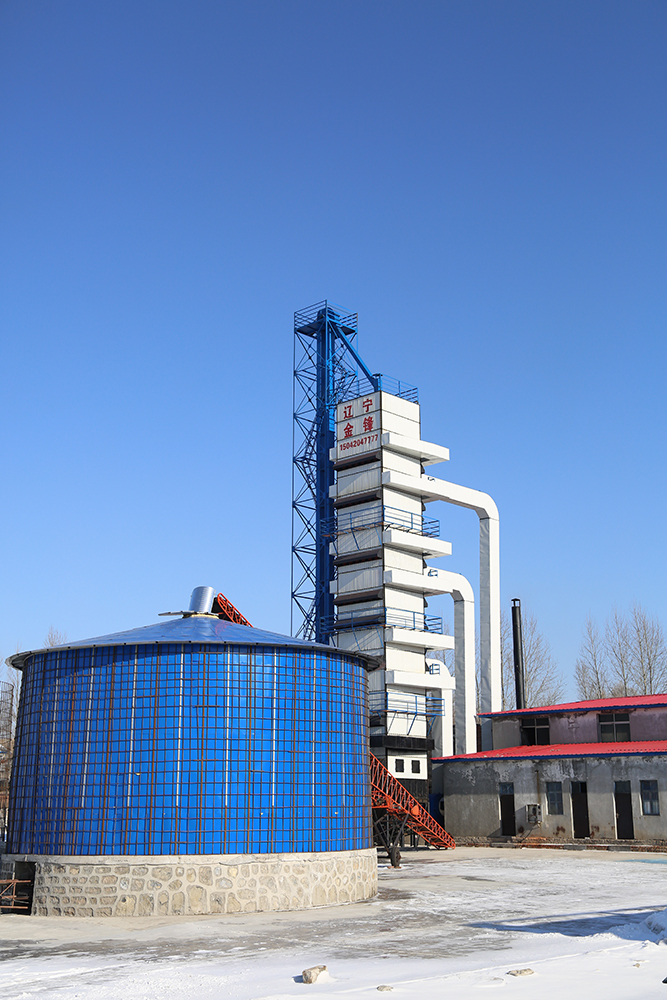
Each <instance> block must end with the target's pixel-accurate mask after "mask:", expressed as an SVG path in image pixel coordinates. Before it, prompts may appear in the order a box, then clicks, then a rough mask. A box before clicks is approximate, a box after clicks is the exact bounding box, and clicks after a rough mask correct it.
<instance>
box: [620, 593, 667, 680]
mask: <svg viewBox="0 0 667 1000" xmlns="http://www.w3.org/2000/svg"><path fill="white" fill-rule="evenodd" d="M628 631H629V634H630V642H631V649H632V667H633V670H632V679H633V682H634V687H635V689H636V691H637V693H638V694H658V693H659V692H661V691H664V690H665V687H666V686H667V649H666V648H665V635H664V632H663V630H662V625H661V624H660V622H659V621H658V619H657V618H655V617H654V616H651V615H649V614H648V612H646V611H645V610H644V609H643V608H642V607H641V605H639V604H634V605H633V606H632V609H631V611H630V620H629V624H628Z"/></svg>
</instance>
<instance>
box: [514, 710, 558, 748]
mask: <svg viewBox="0 0 667 1000" xmlns="http://www.w3.org/2000/svg"><path fill="white" fill-rule="evenodd" d="M519 730H520V732H521V746H524V747H548V746H551V726H550V720H549V716H548V715H526V716H520V717H519ZM545 733H546V740H545V739H540V738H539V737H540V735H541V736H542V737H544V734H545ZM529 734H532V741H531V740H529V739H528V738H527V737H528V735H529Z"/></svg>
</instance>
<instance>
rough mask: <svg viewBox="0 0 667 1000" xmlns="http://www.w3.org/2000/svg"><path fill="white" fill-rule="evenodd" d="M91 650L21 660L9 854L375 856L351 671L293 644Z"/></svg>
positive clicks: (359, 696) (360, 680)
mask: <svg viewBox="0 0 667 1000" xmlns="http://www.w3.org/2000/svg"><path fill="white" fill-rule="evenodd" d="M192 621H193V620H192V619H184V620H183V621H182V623H181V620H179V622H178V623H165V626H164V627H166V628H167V630H168V631H170V632H172V634H173V633H174V632H176V631H177V629H176V628H175V627H174V626H175V625H177V624H183V625H184V626H185V627H186V628H187V627H188V626H187V624H186V623H190V632H189V635H190V636H192V631H191V629H192V624H191V623H192ZM200 622H203V620H200ZM209 623H210V625H211V627H212V628H213V629H214V630H216V629H217V628H218V627H219V626H224V625H229V629H225V632H226V633H227V634H231V631H232V630H233V631H234V632H236V630H238V629H243V628H244V627H243V626H236V625H231V624H230V623H223V622H216V621H215V620H214V619H211V620H209ZM158 627H159V628H162V627H163V626H149V627H148V630H150V629H151V628H158ZM198 627H199V626H198ZM202 627H203V625H202ZM138 631H139V632H141V633H143V634H144V635H147V634H148V633H147V632H146V630H138ZM244 631H246V632H253V633H257V634H258V635H261V632H260V631H259V630H256V629H244ZM132 634H133V633H120V635H125V636H129V635H132ZM280 638H282V637H280ZM121 641H122V640H121ZM95 643H96V644H95V645H94V646H92V645H91V644H90V643H88V644H87V645H79V646H75V647H74V648H66V649H55V650H50V651H45V652H40V653H33V654H28V655H27V656H26V658H25V661H24V664H23V668H24V677H23V685H22V695H21V704H20V708H19V719H18V732H17V746H16V757H15V766H14V775H13V779H12V789H11V800H10V829H9V843H8V850H10V851H11V852H13V853H25V854H66V855H67V854H71V855H82V854H177V853H182V854H217V853H263V852H279V851H338V850H349V849H356V848H365V847H370V846H371V844H372V839H371V835H370V797H369V792H370V788H369V778H368V749H367V746H368V734H367V706H366V677H365V671H364V668H363V666H362V664H361V662H360V661H359V660H357V659H356V658H354V657H350V656H348V655H346V654H344V653H341V652H340V651H338V650H335V649H333V648H328V649H323V648H321V647H320V648H317V647H313V646H312V645H311V646H308V645H306V644H304V645H300V644H298V643H296V642H295V641H294V640H292V643H293V645H292V646H291V647H289V646H286V645H284V644H280V645H278V644H277V643H273V644H266V645H263V644H253V645H249V644H240V643H227V644H220V643H215V642H213V643H197V642H193V641H186V642H183V641H181V642H171V643H165V642H155V643H148V644H146V643H144V644H137V643H136V642H135V643H132V642H125V643H124V644H123V645H119V644H108V645H104V644H100V640H95Z"/></svg>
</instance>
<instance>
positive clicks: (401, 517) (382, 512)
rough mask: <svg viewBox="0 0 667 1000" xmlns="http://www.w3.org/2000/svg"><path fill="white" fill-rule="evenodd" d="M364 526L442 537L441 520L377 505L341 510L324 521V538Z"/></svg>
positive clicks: (322, 530)
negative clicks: (365, 508)
mask: <svg viewBox="0 0 667 1000" xmlns="http://www.w3.org/2000/svg"><path fill="white" fill-rule="evenodd" d="M364 528H398V529H399V530H400V531H409V532H411V533H412V534H415V535H426V536H427V537H428V538H439V537H440V521H437V520H436V519H435V518H432V517H424V515H423V514H412V513H410V512H409V511H407V510H400V509H399V508H398V507H376V508H375V509H373V508H371V509H369V510H360V511H340V512H339V513H338V515H337V516H336V517H329V518H327V519H326V520H325V521H323V522H322V525H321V529H320V530H321V532H322V537H323V538H330V539H333V538H335V537H336V535H343V534H347V533H348V532H350V531H358V530H359V531H360V530H363V529H364Z"/></svg>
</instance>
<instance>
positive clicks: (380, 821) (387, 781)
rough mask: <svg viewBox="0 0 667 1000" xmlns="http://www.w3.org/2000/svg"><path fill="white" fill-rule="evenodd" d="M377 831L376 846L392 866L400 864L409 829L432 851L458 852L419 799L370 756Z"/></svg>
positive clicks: (375, 832) (374, 829)
mask: <svg viewBox="0 0 667 1000" xmlns="http://www.w3.org/2000/svg"><path fill="white" fill-rule="evenodd" d="M370 764H371V801H372V805H373V831H374V834H375V839H376V842H378V841H379V846H381V847H384V848H385V850H386V851H387V854H388V855H389V858H390V860H391V863H392V865H393V866H394V867H395V868H397V867H398V865H399V863H400V860H401V855H400V851H399V848H400V843H401V837H402V836H403V832H404V830H405V828H406V826H407V827H408V829H410V830H412V831H413V832H414V833H416V834H418V835H419V836H420V837H421V838H422V840H425V841H426V843H427V844H430V845H431V847H435V848H438V849H440V848H441V847H444V848H449V849H450V850H454V848H455V847H456V844H455V843H454V840H453V839H452V837H450V836H449V834H448V833H447V831H446V830H445V829H444V828H443V827H442V826H440V824H439V823H438V822H437V821H436V820H434V819H433V817H432V816H431V815H430V814H429V813H427V811H426V810H425V809H424V808H423V807H422V806H420V804H419V802H417V799H416V798H415V797H414V796H413V795H410V792H408V790H407V789H406V788H405V787H404V786H403V785H402V784H401V783H400V781H398V780H397V779H396V778H394V776H393V775H392V774H390V773H389V771H388V770H387V768H386V767H385V766H384V764H383V763H381V761H379V760H378V758H377V757H376V756H375V754H371V755H370Z"/></svg>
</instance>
